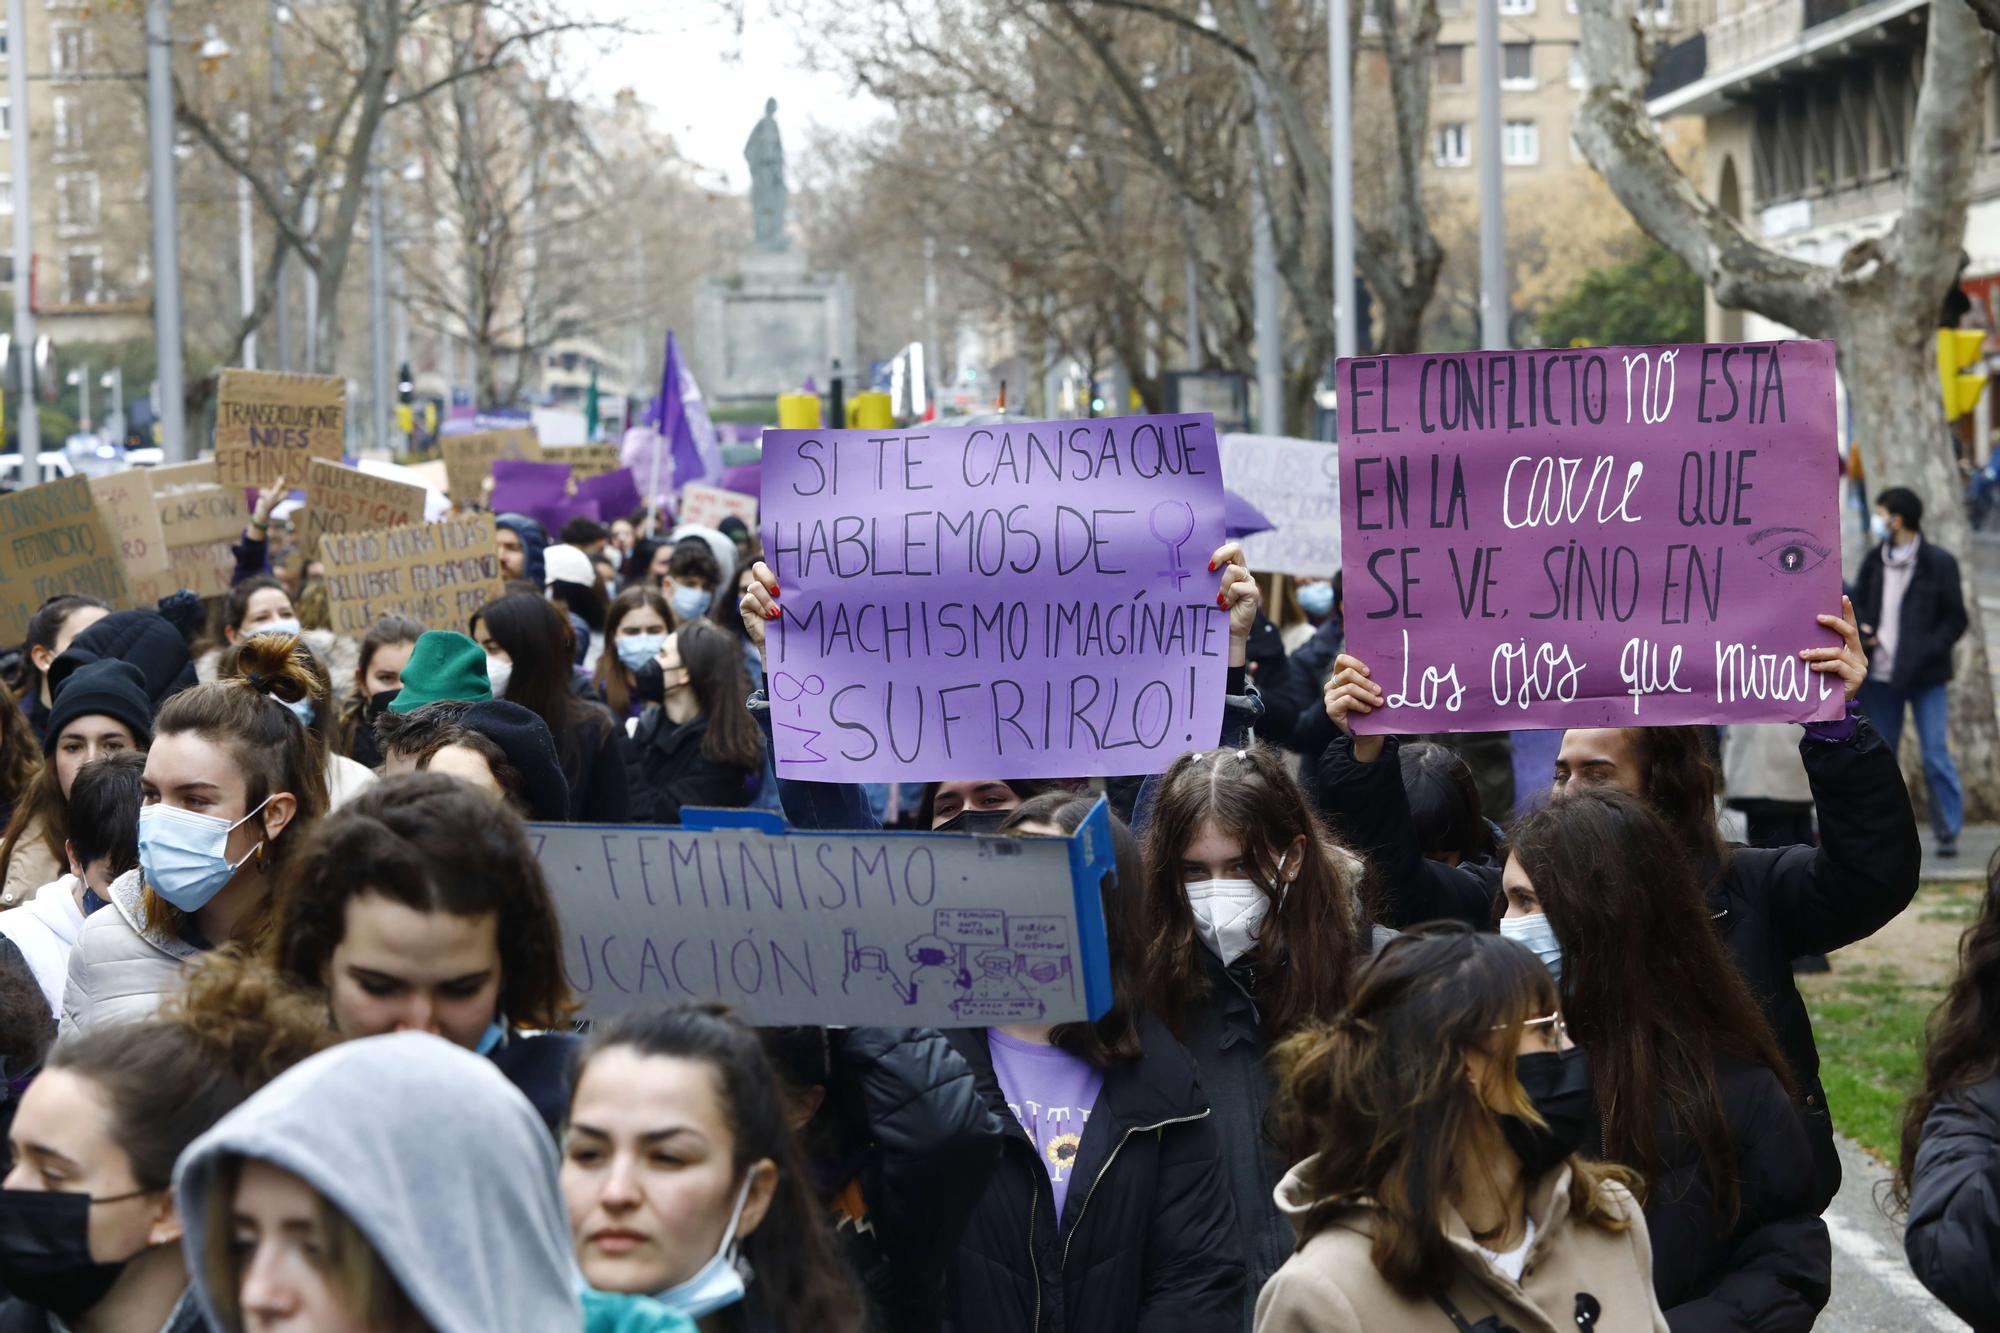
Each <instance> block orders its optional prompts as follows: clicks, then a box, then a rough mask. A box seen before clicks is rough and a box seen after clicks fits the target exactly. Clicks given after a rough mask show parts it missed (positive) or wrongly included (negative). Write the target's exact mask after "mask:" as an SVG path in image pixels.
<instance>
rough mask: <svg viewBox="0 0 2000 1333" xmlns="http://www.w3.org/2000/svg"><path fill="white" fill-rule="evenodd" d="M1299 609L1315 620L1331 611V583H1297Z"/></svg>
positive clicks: (1329, 613)
mask: <svg viewBox="0 0 2000 1333" xmlns="http://www.w3.org/2000/svg"><path fill="white" fill-rule="evenodd" d="M1299 610H1301V611H1303V612H1305V613H1306V614H1307V615H1309V616H1311V617H1312V618H1313V619H1315V620H1317V619H1319V618H1320V617H1321V616H1325V615H1331V614H1332V613H1333V585H1332V584H1331V583H1302V584H1300V585H1299Z"/></svg>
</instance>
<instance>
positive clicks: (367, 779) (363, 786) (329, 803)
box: [326, 754, 375, 814]
mask: <svg viewBox="0 0 2000 1333" xmlns="http://www.w3.org/2000/svg"><path fill="white" fill-rule="evenodd" d="M374 785H375V770H374V769H372V768H370V767H368V766H367V765H366V764H358V763H356V762H355V761H354V760H352V759H349V758H348V757H347V756H346V755H344V754H330V755H328V756H327V757H326V810H327V813H328V814H332V813H333V812H334V811H335V810H338V809H340V807H341V806H343V805H346V804H347V803H348V802H349V801H351V800H353V799H354V798H355V797H357V796H359V795H360V794H361V793H362V792H364V791H367V790H368V789H369V788H370V787H372V786H374Z"/></svg>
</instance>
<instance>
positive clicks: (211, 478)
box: [134, 458, 222, 495]
mask: <svg viewBox="0 0 2000 1333" xmlns="http://www.w3.org/2000/svg"><path fill="white" fill-rule="evenodd" d="M134 470H135V471H136V470H139V469H134ZM144 471H145V473H146V476H147V478H148V479H149V480H150V481H151V482H152V483H153V494H155V495H165V494H166V493H167V492H169V491H174V490H179V489H180V488H181V487H183V486H220V485H221V484H222V477H221V475H220V474H219V473H218V472H217V471H216V469H215V460H214V459H213V458H202V459H197V460H196V461H194V462H192V463H168V464H165V465H163V466H161V467H149V468H146V469H144Z"/></svg>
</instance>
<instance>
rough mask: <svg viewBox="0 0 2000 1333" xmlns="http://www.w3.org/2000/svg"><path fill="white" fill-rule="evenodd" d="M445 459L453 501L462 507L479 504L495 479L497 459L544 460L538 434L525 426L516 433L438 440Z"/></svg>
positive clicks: (479, 433) (496, 432)
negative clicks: (487, 481)
mask: <svg viewBox="0 0 2000 1333" xmlns="http://www.w3.org/2000/svg"><path fill="white" fill-rule="evenodd" d="M438 450H439V452H441V453H442V454H443V455H444V471H445V478H446V480H447V482H448V483H449V485H447V486H446V488H445V489H447V490H449V491H450V492H451V498H452V499H454V500H456V501H458V502H459V503H460V504H461V505H467V504H475V503H477V502H478V500H479V497H480V494H481V493H482V492H483V491H484V490H485V488H486V479H487V478H488V477H490V476H492V475H493V460H494V459H496V458H512V459H527V460H529V461H533V460H535V459H539V458H540V457H541V456H542V446H541V443H540V442H539V441H537V440H536V439H535V432H534V431H533V430H531V429H530V428H528V427H526V426H523V427H520V428H518V429H512V430H482V431H475V432H473V433H471V434H468V435H446V436H443V437H442V438H440V439H439V440H438Z"/></svg>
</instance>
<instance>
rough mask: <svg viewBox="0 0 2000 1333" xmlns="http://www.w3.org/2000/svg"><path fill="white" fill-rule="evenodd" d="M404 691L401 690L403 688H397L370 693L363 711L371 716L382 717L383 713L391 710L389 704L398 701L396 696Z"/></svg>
mask: <svg viewBox="0 0 2000 1333" xmlns="http://www.w3.org/2000/svg"><path fill="white" fill-rule="evenodd" d="M402 692H403V691H402V690H401V688H397V689H393V690H383V691H382V692H381V693H379V694H373V695H370V696H369V698H368V703H367V706H366V707H364V708H363V709H362V710H361V711H362V712H364V713H366V714H367V715H368V716H369V717H371V718H377V717H380V716H382V714H384V713H386V712H388V711H389V705H390V704H392V703H394V702H396V696H397V695H399V694H401V693H402Z"/></svg>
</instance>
